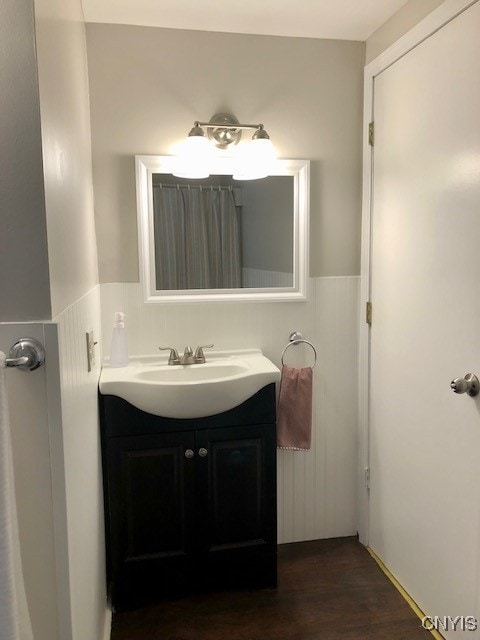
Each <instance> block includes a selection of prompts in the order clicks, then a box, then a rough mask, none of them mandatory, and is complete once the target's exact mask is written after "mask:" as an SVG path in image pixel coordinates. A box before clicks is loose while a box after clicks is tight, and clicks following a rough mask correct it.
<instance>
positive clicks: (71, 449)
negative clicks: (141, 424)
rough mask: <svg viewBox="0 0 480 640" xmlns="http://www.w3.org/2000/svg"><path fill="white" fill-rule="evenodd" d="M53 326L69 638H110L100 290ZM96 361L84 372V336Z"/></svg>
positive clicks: (92, 292) (67, 312)
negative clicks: (56, 348) (56, 346)
mask: <svg viewBox="0 0 480 640" xmlns="http://www.w3.org/2000/svg"><path fill="white" fill-rule="evenodd" d="M54 322H55V323H57V325H58V341H59V363H60V391H61V406H62V415H61V422H62V436H63V456H64V466H65V494H66V505H67V531H68V555H69V571H70V591H71V616H72V621H71V626H72V638H73V640H82V639H83V638H92V639H93V638H95V639H98V640H102V639H106V638H108V637H109V631H110V620H111V613H110V611H109V610H108V609H107V598H106V580H105V541H104V522H103V493H102V471H101V454H100V433H99V423H98V378H99V374H100V365H101V349H100V347H101V339H100V334H101V328H100V324H101V323H100V291H99V287H96V288H94V289H93V290H92V291H90V292H89V293H87V294H86V295H85V296H84V297H82V298H81V299H80V300H78V301H77V302H75V303H74V304H73V305H71V306H70V307H68V308H67V309H66V310H65V311H63V312H62V313H61V314H60V315H59V316H57V317H56V318H55V319H54ZM91 330H93V331H94V335H95V340H97V341H98V345H97V346H96V363H95V366H94V367H93V369H92V371H90V372H88V370H87V350H86V336H85V334H86V332H87V331H91Z"/></svg>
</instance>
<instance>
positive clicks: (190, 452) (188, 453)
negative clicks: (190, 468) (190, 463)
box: [185, 449, 195, 460]
mask: <svg viewBox="0 0 480 640" xmlns="http://www.w3.org/2000/svg"><path fill="white" fill-rule="evenodd" d="M194 455H195V452H194V451H193V450H192V449H187V450H186V451H185V458H187V459H188V460H190V458H193V456H194Z"/></svg>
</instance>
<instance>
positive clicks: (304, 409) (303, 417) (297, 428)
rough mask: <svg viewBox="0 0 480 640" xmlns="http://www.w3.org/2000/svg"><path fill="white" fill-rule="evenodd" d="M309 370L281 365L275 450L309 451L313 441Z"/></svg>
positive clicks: (311, 372) (310, 369) (311, 374)
mask: <svg viewBox="0 0 480 640" xmlns="http://www.w3.org/2000/svg"><path fill="white" fill-rule="evenodd" d="M312 380H313V371H312V368H311V367H307V368H305V369H295V368H294V367H289V366H288V365H286V364H284V365H283V367H282V379H281V381H280V397H279V399H278V418H277V447H278V448H279V449H295V450H297V451H303V450H306V449H310V443H311V440H312Z"/></svg>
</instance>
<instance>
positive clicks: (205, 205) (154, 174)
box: [136, 156, 309, 302]
mask: <svg viewBox="0 0 480 640" xmlns="http://www.w3.org/2000/svg"><path fill="white" fill-rule="evenodd" d="M170 161H171V158H169V157H165V156H137V157H136V170H137V201H138V223H139V248H140V273H141V276H142V281H143V285H144V292H145V301H146V302H160V301H175V302H181V301H189V302H190V301H194V300H219V299H226V298H227V299H232V300H237V299H240V300H245V299H249V300H262V299H281V300H290V299H296V300H299V299H305V279H306V254H307V251H306V238H307V231H308V230H307V225H308V168H309V167H308V161H299V160H290V161H287V160H282V161H279V162H278V172H277V174H276V175H271V176H269V177H267V178H263V179H260V180H234V179H233V177H232V172H231V167H230V165H229V159H228V158H224V159H223V160H222V161H221V165H220V166H219V167H218V168H217V171H215V173H212V174H211V175H210V176H209V177H208V178H206V179H203V180H192V179H182V178H178V177H174V176H173V175H172V173H171V171H170V170H169V169H170Z"/></svg>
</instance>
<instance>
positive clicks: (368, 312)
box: [365, 302, 372, 324]
mask: <svg viewBox="0 0 480 640" xmlns="http://www.w3.org/2000/svg"><path fill="white" fill-rule="evenodd" d="M365 322H366V323H367V324H372V303H371V302H367V304H366V307H365Z"/></svg>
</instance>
